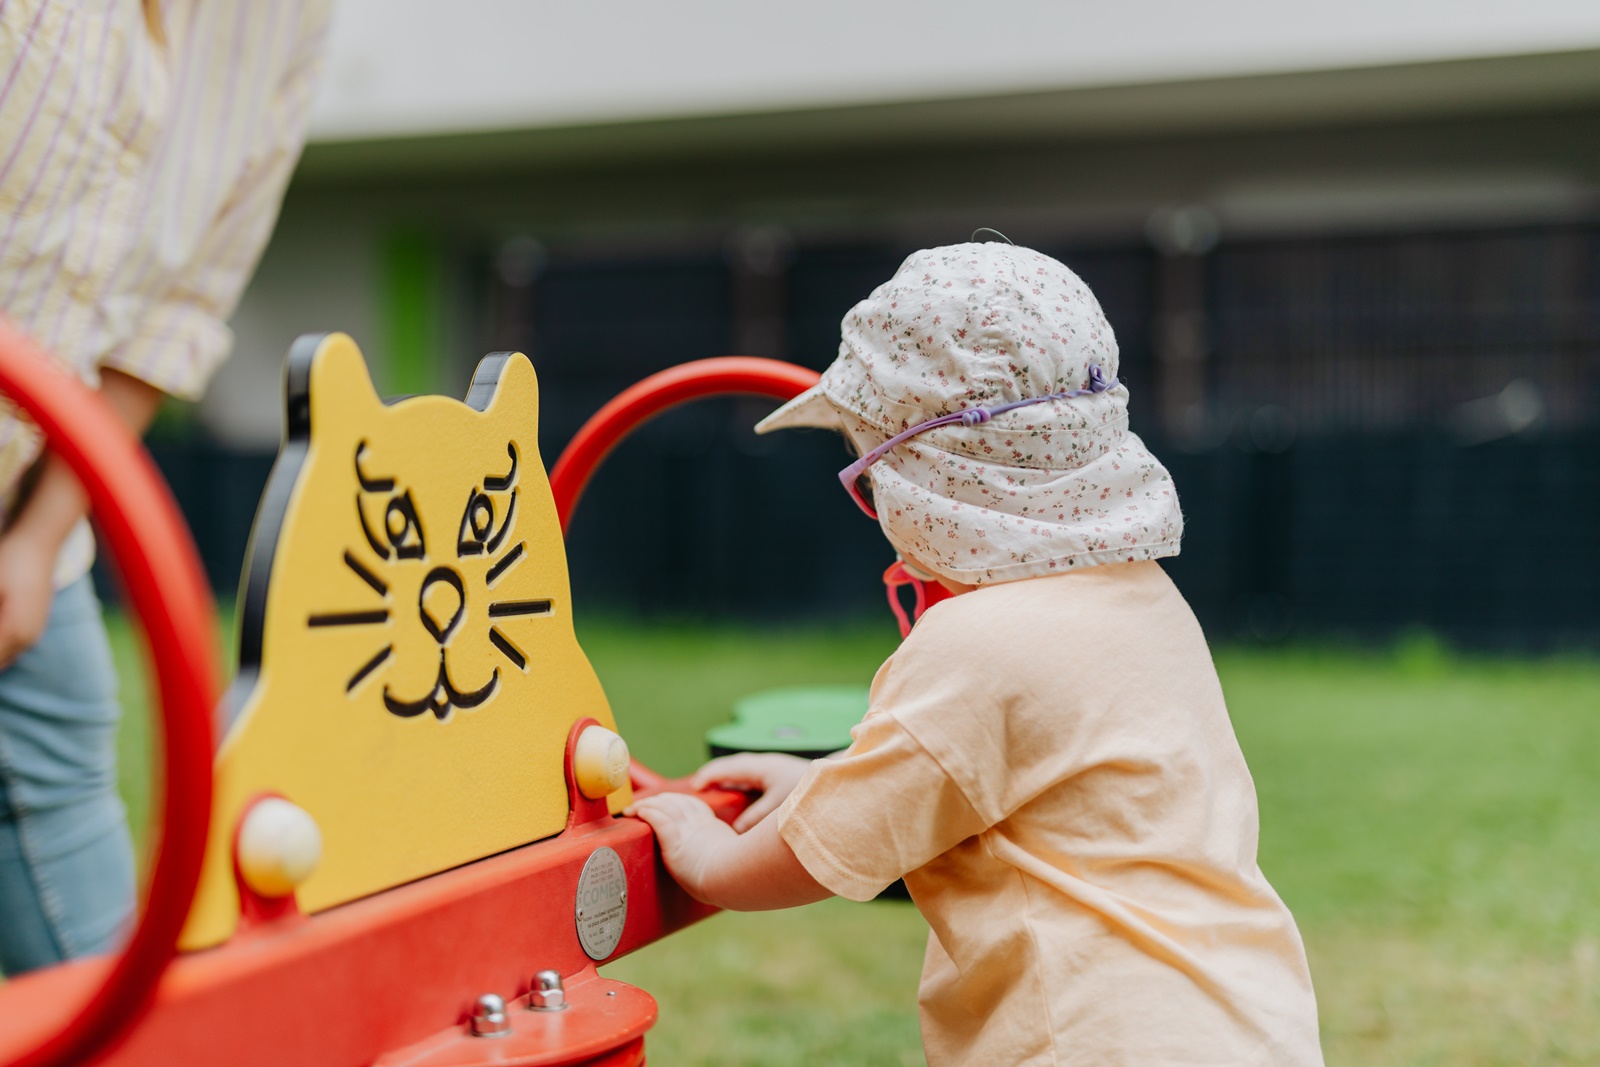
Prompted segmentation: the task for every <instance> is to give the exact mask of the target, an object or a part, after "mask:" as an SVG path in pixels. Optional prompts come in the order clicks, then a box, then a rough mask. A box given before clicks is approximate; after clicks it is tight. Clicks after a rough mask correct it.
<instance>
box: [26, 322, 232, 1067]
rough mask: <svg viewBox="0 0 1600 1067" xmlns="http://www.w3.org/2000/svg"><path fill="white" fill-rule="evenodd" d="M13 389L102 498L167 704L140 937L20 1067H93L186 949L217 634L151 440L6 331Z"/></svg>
mask: <svg viewBox="0 0 1600 1067" xmlns="http://www.w3.org/2000/svg"><path fill="white" fill-rule="evenodd" d="M0 392H3V393H5V395H6V396H8V397H10V399H11V400H12V402H13V403H14V404H16V406H17V407H19V408H21V409H22V410H23V411H25V412H27V413H28V415H29V416H30V417H31V418H32V419H33V421H34V423H36V424H37V425H38V427H39V428H40V429H41V430H42V431H43V432H44V435H45V437H46V439H47V440H48V441H49V445H50V448H51V449H52V450H53V451H54V452H55V454H56V455H58V456H60V457H61V458H62V459H63V460H65V461H66V463H67V465H68V466H69V467H71V468H72V470H73V473H75V474H76V475H77V476H78V480H79V481H80V482H82V483H83V487H84V489H85V491H86V492H87V493H88V495H89V503H90V508H91V509H92V511H93V513H94V517H95V522H96V524H97V525H98V526H99V528H100V533H101V536H102V539H103V541H104V542H105V544H106V545H107V547H109V548H110V550H111V554H112V556H113V557H114V558H115V559H116V562H117V568H118V570H119V571H120V572H121V575H122V581H123V585H124V588H125V590H126V592H127V595H128V599H129V601H130V602H131V603H132V605H133V609H134V611H135V613H136V614H137V615H138V617H139V621H140V623H141V624H142V627H143V636H144V650H145V655H146V657H147V658H148V660H149V662H150V663H151V665H152V666H153V667H154V670H155V676H156V686H157V692H158V694H159V697H160V702H161V724H162V749H161V755H162V762H163V764H164V766H165V769H166V783H165V786H164V788H163V790H162V797H161V825H160V837H159V839H158V843H157V845H156V854H155V862H154V864H153V873H152V874H151V876H150V882H149V895H148V897H147V898H146V899H147V903H146V904H145V909H144V914H143V916H142V917H141V918H140V920H139V925H138V928H137V929H136V930H135V931H134V934H133V937H132V939H131V940H130V941H129V942H128V945H127V947H126V948H125V949H124V950H123V952H122V955H121V957H120V958H118V960H117V961H116V963H115V965H114V966H113V967H112V968H111V970H110V973H109V974H108V975H107V976H106V979H105V981H104V983H103V984H102V985H101V986H100V988H99V990H98V991H97V992H96V993H95V994H94V996H92V997H91V998H90V999H89V1000H88V1002H87V1003H86V1004H85V1005H84V1006H83V1008H82V1010H81V1011H79V1012H78V1014H77V1015H76V1016H75V1017H74V1018H73V1019H72V1020H71V1021H69V1022H68V1023H67V1025H66V1026H64V1027H63V1028H62V1029H61V1030H59V1031H58V1032H57V1033H55V1034H54V1035H52V1036H51V1037H49V1038H47V1039H46V1040H44V1041H42V1042H40V1043H39V1044H38V1045H36V1046H35V1047H34V1048H33V1049H31V1050H29V1051H28V1052H26V1053H24V1054H23V1055H22V1056H20V1057H18V1058H17V1059H14V1060H13V1061H12V1062H11V1063H10V1064H9V1065H7V1067H56V1065H61V1064H69V1063H71V1064H82V1063H84V1062H86V1061H88V1060H91V1059H93V1058H94V1057H95V1056H97V1055H99V1054H101V1053H103V1052H105V1051H107V1050H109V1049H110V1048H111V1047H112V1046H113V1045H114V1044H115V1043H116V1041H117V1040H118V1039H119V1038H120V1037H121V1036H122V1035H123V1034H125V1033H126V1032H127V1029H128V1027H130V1026H131V1025H132V1024H133V1023H134V1022H135V1021H136V1020H137V1019H138V1017H139V1015H140V1014H141V1013H142V1012H143V1010H144V1008H145V1007H146V1006H147V1005H148V1004H149V1001H150V996H151V994H152V993H153V992H154V990H155V986H156V982H157V981H158V980H159V979H160V977H161V972H162V971H163V970H165V968H166V966H167V963H168V962H169V961H170V960H171V959H172V955H173V952H174V951H175V949H176V946H177V941H178V934H179V932H180V931H181V930H182V928H183V923H184V920H185V919H186V918H187V917H188V914H189V903H190V900H191V899H192V898H193V896H194V891H195V886H196V884H197V883H198V881H199V877H200V861H201V859H202V857H203V856H204V855H205V845H206V833H207V830H208V828H209V825H210V820H211V761H212V752H213V748H214V745H213V735H212V726H211V715H212V710H213V709H214V708H215V707H216V704H217V692H218V688H217V673H216V671H217V665H218V663H219V662H220V656H219V655H218V648H217V643H216V642H217V628H216V621H215V612H214V609H213V606H212V603H211V596H210V593H209V591H208V590H207V587H206V582H205V577H204V575H203V574H202V573H201V570H200V563H199V560H198V558H197V556H196V555H195V551H194V545H193V542H192V541H191V540H190V538H189V531H188V528H187V527H186V526H185V525H184V523H183V519H182V517H181V516H180V515H179V513H178V508H177V505H175V504H174V503H173V500H172V496H171V494H170V493H169V492H168V491H167V487H166V483H165V482H163V481H162V480H161V475H160V474H159V473H157V472H156V469H155V465H154V464H152V463H151V462H150V458H149V456H148V455H147V454H146V453H145V452H144V450H143V449H142V448H140V447H139V442H138V440H137V439H136V438H135V437H134V436H133V434H131V433H130V432H129V431H128V430H127V428H126V427H125V426H124V424H123V423H122V420H121V419H120V418H119V417H118V416H117V414H116V412H115V411H113V410H112V408H111V406H110V405H109V404H108V403H106V401H105V400H104V399H103V398H102V397H101V396H100V395H99V394H98V393H96V392H93V391H92V390H90V389H88V388H86V387H85V386H84V384H83V383H82V382H80V381H79V380H78V379H76V378H74V377H72V376H71V375H69V374H67V373H66V372H65V371H64V370H62V369H61V368H60V367H59V366H57V365H56V364H55V363H54V362H53V361H52V360H51V359H50V357H49V356H47V355H46V354H45V353H44V351H43V350H42V349H40V348H39V347H38V346H37V345H35V344H34V343H33V342H32V341H30V340H28V339H27V338H26V337H24V336H23V335H22V334H20V333H18V332H17V331H16V330H15V329H13V328H12V327H10V326H9V325H7V324H5V323H3V322H0Z"/></svg>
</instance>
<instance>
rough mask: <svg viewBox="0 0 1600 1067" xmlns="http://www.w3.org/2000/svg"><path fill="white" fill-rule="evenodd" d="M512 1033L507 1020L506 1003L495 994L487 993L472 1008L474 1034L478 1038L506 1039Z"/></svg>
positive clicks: (509, 1021)
mask: <svg viewBox="0 0 1600 1067" xmlns="http://www.w3.org/2000/svg"><path fill="white" fill-rule="evenodd" d="M510 1032H511V1020H510V1019H507V1018H506V1002H505V1001H504V1000H502V999H501V998H500V997H499V996H498V995H496V994H494V993H485V994H484V995H483V996H481V997H479V998H478V1002H477V1003H476V1004H474V1005H473V1006H472V1033H473V1035H474V1036H476V1037H505V1036H506V1035H507V1034H509V1033H510Z"/></svg>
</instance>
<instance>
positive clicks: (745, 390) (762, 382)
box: [550, 356, 821, 533]
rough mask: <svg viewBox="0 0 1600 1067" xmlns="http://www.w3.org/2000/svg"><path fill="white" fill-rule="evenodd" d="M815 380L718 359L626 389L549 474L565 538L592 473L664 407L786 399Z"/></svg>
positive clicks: (770, 362) (758, 363) (760, 362)
mask: <svg viewBox="0 0 1600 1067" xmlns="http://www.w3.org/2000/svg"><path fill="white" fill-rule="evenodd" d="M819 377H821V375H819V374H818V373H817V372H816V371H814V370H808V369H807V368H805V367H801V366H797V365H795V364H793V363H784V362H782V361H780V360H776V359H760V358H758V357H756V356H719V357H718V358H716V359H698V360H695V361H694V362H693V363H680V364H679V365H678V366H676V367H669V368H667V369H666V370H664V371H661V372H660V373H659V374H652V375H651V376H650V377H648V378H646V379H644V380H643V381H641V382H639V383H638V384H636V385H632V386H630V387H628V388H627V389H624V390H623V391H622V392H621V393H618V394H617V396H616V397H615V398H613V399H612V400H611V401H610V402H608V403H607V404H606V405H605V406H604V407H602V408H601V409H600V410H599V411H597V412H595V413H594V415H593V416H591V417H590V419H589V421H588V422H586V423H584V424H583V427H582V428H581V429H580V430H579V431H578V432H577V433H576V434H574V435H573V438H572V440H571V441H570V442H568V444H567V447H566V451H564V452H562V453H561V458H560V459H558V460H556V465H555V466H554V467H553V468H551V470H550V491H551V492H552V493H553V494H555V498H556V514H557V515H559V516H560V517H561V532H562V533H566V531H567V524H568V523H569V522H570V521H571V519H572V511H573V509H574V508H576V507H577V506H578V498H579V497H581V496H582V495H583V490H584V488H585V487H586V486H587V485H588V484H589V479H590V477H591V476H593V474H594V472H595V470H596V468H598V467H599V466H600V464H601V462H602V461H604V459H605V458H606V456H607V455H609V454H610V453H611V450H612V449H613V448H615V447H617V445H618V444H620V443H621V441H622V439H623V438H624V437H627V436H628V435H629V434H630V433H632V432H633V431H634V430H636V429H638V428H639V426H640V425H642V424H643V423H646V422H648V421H649V420H651V419H653V418H655V417H656V416H657V415H659V414H661V413H662V412H663V411H666V410H667V409H668V408H675V407H677V406H678V405H679V404H687V403H688V402H689V401H691V400H700V399H703V398H705V397H712V396H722V395H725V394H731V393H739V394H745V395H754V396H770V397H773V398H775V399H777V400H788V399H790V398H791V397H794V396H797V395H798V394H800V393H803V392H805V391H806V390H807V389H809V388H811V387H812V386H813V385H815V384H817V379H818V378H819Z"/></svg>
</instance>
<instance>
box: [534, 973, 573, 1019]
mask: <svg viewBox="0 0 1600 1067" xmlns="http://www.w3.org/2000/svg"><path fill="white" fill-rule="evenodd" d="M528 1007H529V1008H530V1009H532V1010H533V1011H563V1010H565V1009H566V1007H567V989H566V986H564V985H562V983H561V972H559V971H540V972H539V973H538V974H536V975H534V976H533V992H531V993H529V994H528Z"/></svg>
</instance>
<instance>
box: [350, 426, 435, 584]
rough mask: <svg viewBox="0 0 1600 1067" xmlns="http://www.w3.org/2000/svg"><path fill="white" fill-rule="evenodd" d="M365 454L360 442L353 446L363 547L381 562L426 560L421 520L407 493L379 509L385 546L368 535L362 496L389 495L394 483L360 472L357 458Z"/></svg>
mask: <svg viewBox="0 0 1600 1067" xmlns="http://www.w3.org/2000/svg"><path fill="white" fill-rule="evenodd" d="M366 451H367V442H366V441H361V442H360V443H358V444H357V445H356V456H355V470H356V481H357V482H358V483H359V484H360V486H361V490H360V492H357V493H356V518H357V519H359V520H360V522H361V533H362V535H363V536H364V537H366V539H367V544H369V545H371V546H372V551H374V552H376V553H377V554H378V555H379V556H381V557H382V558H384V559H420V560H426V559H427V558H428V539H427V536H426V534H425V533H424V532H423V529H422V519H421V517H420V516H419V515H418V514H417V505H416V501H414V500H412V499H411V490H409V489H407V490H406V491H405V492H403V493H400V494H399V495H397V496H392V497H390V498H389V502H388V504H386V505H385V506H384V509H383V533H384V534H386V535H387V536H388V538H389V543H388V545H384V544H383V543H382V542H380V541H379V540H378V535H377V534H375V533H373V532H372V526H371V524H370V523H368V522H367V512H366V509H365V508H363V507H362V506H361V496H362V493H392V492H394V487H395V481H394V479H393V478H370V477H368V476H367V473H366V472H365V471H363V470H362V469H361V457H362V455H363V454H365V452H366Z"/></svg>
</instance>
